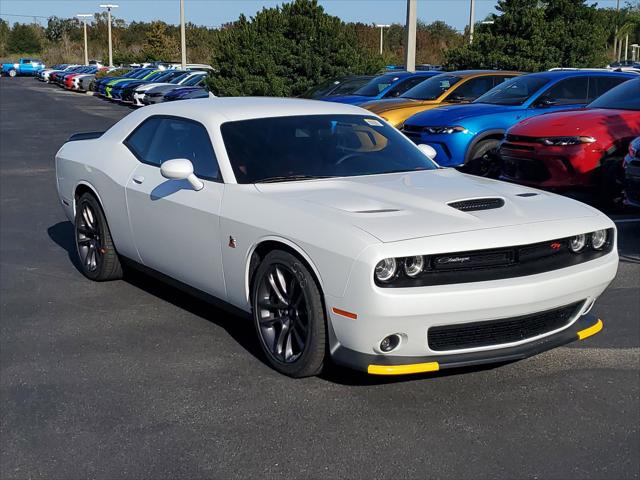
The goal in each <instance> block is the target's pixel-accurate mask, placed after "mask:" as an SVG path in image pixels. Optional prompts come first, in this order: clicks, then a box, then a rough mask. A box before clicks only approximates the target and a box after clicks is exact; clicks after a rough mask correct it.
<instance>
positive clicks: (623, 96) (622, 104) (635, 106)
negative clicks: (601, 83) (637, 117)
mask: <svg viewBox="0 0 640 480" xmlns="http://www.w3.org/2000/svg"><path fill="white" fill-rule="evenodd" d="M588 108H611V109H617V110H640V78H638V79H634V80H628V81H626V82H624V83H623V84H622V85H618V86H617V87H615V88H613V89H611V90H609V91H608V92H607V93H605V94H604V95H601V96H600V97H598V98H597V99H596V100H594V101H593V102H591V103H590V104H589V105H588Z"/></svg>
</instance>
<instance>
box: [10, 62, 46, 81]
mask: <svg viewBox="0 0 640 480" xmlns="http://www.w3.org/2000/svg"><path fill="white" fill-rule="evenodd" d="M44 68H45V64H44V63H43V62H42V60H37V59H35V58H21V59H20V60H18V61H17V62H9V63H3V64H2V66H0V74H2V75H7V76H9V77H16V76H18V75H20V76H25V75H37V74H38V72H39V71H40V70H44Z"/></svg>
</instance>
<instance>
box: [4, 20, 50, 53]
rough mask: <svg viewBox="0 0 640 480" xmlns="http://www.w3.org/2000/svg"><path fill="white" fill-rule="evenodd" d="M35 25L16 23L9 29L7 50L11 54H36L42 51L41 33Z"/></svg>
mask: <svg viewBox="0 0 640 480" xmlns="http://www.w3.org/2000/svg"><path fill="white" fill-rule="evenodd" d="M39 28H40V27H38V26H37V25H27V24H22V23H16V24H14V25H13V28H12V29H11V33H10V34H9V40H8V42H7V50H8V51H9V52H12V53H38V52H40V50H41V49H42V41H41V36H40V35H41V33H40V32H39V31H38V29H39Z"/></svg>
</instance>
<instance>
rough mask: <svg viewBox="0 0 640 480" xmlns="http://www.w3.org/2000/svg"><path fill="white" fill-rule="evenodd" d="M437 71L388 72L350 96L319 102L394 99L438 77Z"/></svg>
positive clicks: (359, 102) (362, 101)
mask: <svg viewBox="0 0 640 480" xmlns="http://www.w3.org/2000/svg"><path fill="white" fill-rule="evenodd" d="M439 73H440V72H437V71H424V72H389V73H384V74H382V75H378V76H377V77H374V78H372V79H371V80H369V82H368V83H367V84H365V85H363V86H362V87H360V88H359V89H357V90H356V91H355V92H353V93H352V94H350V95H332V96H328V97H323V98H321V99H320V100H325V101H327V102H337V103H347V104H350V105H360V104H362V103H364V102H369V101H371V100H380V99H383V98H395V97H399V96H400V95H402V94H403V93H404V92H406V91H407V90H409V89H410V88H411V87H415V86H416V85H418V84H419V83H421V82H424V81H425V80H426V79H427V78H430V77H433V76H435V75H438V74H439Z"/></svg>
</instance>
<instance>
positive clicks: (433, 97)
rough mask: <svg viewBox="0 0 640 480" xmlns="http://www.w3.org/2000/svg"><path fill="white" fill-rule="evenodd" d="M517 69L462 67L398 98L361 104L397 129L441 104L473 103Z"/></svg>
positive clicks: (428, 81)
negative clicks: (419, 114)
mask: <svg viewBox="0 0 640 480" xmlns="http://www.w3.org/2000/svg"><path fill="white" fill-rule="evenodd" d="M518 75H521V73H520V72H503V71H499V70H462V71H459V72H447V73H442V74H440V75H436V76H435V77H431V78H429V79H428V80H425V81H424V82H422V83H419V84H418V85H416V86H415V87H413V88H410V89H409V90H407V91H406V92H405V93H403V94H402V95H400V96H399V97H397V98H390V99H385V100H377V101H374V102H367V103H363V104H362V105H360V106H361V107H363V108H366V109H367V110H371V111H372V112H373V113H376V114H378V115H380V116H381V117H382V118H384V119H385V120H386V121H388V122H389V123H390V124H391V125H393V126H394V127H396V128H401V127H402V124H403V123H404V121H405V120H406V119H407V118H409V117H411V116H412V115H415V114H416V113H419V112H423V111H425V110H430V109H432V108H436V107H440V106H443V105H451V104H459V103H468V102H472V101H473V100H475V99H476V98H478V97H479V96H480V95H482V94H484V93H485V92H488V91H489V90H491V89H492V88H493V87H495V86H496V85H498V84H500V83H502V82H504V81H505V80H507V79H509V78H512V77H516V76H518Z"/></svg>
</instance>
